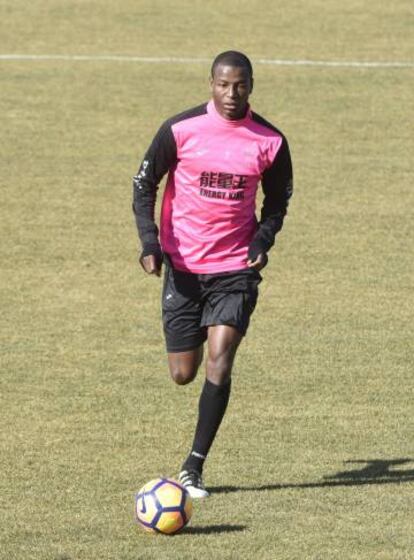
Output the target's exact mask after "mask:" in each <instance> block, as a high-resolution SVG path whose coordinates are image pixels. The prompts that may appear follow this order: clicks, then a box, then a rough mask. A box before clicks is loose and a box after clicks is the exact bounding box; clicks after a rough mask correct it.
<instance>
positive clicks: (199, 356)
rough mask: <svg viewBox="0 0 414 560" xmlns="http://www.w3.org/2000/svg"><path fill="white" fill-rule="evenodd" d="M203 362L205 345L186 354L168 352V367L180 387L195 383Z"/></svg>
mask: <svg viewBox="0 0 414 560" xmlns="http://www.w3.org/2000/svg"><path fill="white" fill-rule="evenodd" d="M202 361H203V345H202V344H201V345H200V346H199V347H198V348H195V349H194V350H187V351H186V352H168V367H169V369H170V374H171V377H172V378H173V380H174V381H175V382H176V383H177V384H178V385H186V384H187V383H190V382H191V381H193V379H194V378H195V376H196V375H197V371H198V368H199V367H200V364H201V362H202Z"/></svg>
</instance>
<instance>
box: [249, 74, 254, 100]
mask: <svg viewBox="0 0 414 560" xmlns="http://www.w3.org/2000/svg"><path fill="white" fill-rule="evenodd" d="M253 84H254V80H253V76H252V77H251V78H250V92H249V95H250V93H252V91H253Z"/></svg>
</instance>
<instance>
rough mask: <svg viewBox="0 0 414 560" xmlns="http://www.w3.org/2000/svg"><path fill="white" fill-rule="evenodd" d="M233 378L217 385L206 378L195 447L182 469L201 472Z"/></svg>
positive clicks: (217, 427)
mask: <svg viewBox="0 0 414 560" xmlns="http://www.w3.org/2000/svg"><path fill="white" fill-rule="evenodd" d="M230 388H231V379H230V380H229V381H228V383H226V384H225V385H215V384H214V383H211V381H209V380H208V379H206V381H205V383H204V387H203V390H202V391H201V395H200V401H199V405H198V422H197V427H196V431H195V435H194V441H193V447H192V449H191V453H190V455H189V456H188V457H187V459H186V460H185V462H184V464H183V466H182V469H184V470H189V469H194V470H196V471H197V472H199V473H200V474H201V472H202V471H203V464H204V461H205V459H206V457H207V454H208V452H209V450H210V447H211V445H212V443H213V441H214V438H215V436H216V433H217V430H218V429H219V426H220V424H221V421H222V419H223V416H224V413H225V412H226V408H227V404H228V402H229V398H230Z"/></svg>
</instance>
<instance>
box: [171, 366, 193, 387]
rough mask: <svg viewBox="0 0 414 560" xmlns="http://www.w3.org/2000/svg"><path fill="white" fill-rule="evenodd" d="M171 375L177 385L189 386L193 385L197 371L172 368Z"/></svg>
mask: <svg viewBox="0 0 414 560" xmlns="http://www.w3.org/2000/svg"><path fill="white" fill-rule="evenodd" d="M170 374H171V377H172V379H173V381H174V382H175V383H177V385H187V383H191V381H193V380H194V378H195V376H196V375H197V369H195V368H191V369H183V368H180V367H170Z"/></svg>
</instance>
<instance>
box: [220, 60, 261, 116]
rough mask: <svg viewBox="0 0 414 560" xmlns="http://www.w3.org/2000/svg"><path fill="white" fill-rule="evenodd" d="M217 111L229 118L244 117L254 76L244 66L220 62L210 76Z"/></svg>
mask: <svg viewBox="0 0 414 560" xmlns="http://www.w3.org/2000/svg"><path fill="white" fill-rule="evenodd" d="M210 86H211V92H212V94H213V100H214V105H215V107H216V109H217V112H218V113H219V114H220V115H221V116H222V117H224V118H225V119H227V120H236V119H242V118H243V117H244V116H245V114H246V109H247V103H248V99H249V95H250V94H251V92H252V89H253V78H252V77H251V76H250V74H249V72H248V70H247V69H246V68H243V67H242V66H226V65H222V64H219V65H218V66H217V67H216V69H215V71H214V76H213V77H212V78H210Z"/></svg>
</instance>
